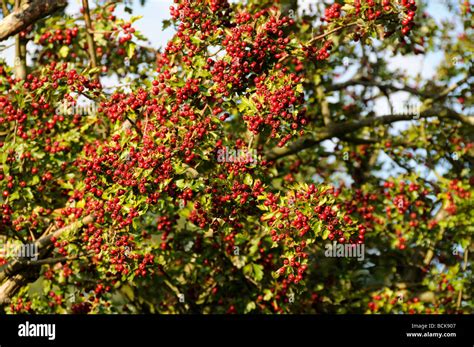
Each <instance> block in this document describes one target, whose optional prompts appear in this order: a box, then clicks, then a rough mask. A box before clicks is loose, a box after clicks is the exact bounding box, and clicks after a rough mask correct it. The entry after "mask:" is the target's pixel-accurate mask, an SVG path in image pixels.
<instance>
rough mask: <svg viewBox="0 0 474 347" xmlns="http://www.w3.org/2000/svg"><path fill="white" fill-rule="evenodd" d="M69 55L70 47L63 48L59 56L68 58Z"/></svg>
mask: <svg viewBox="0 0 474 347" xmlns="http://www.w3.org/2000/svg"><path fill="white" fill-rule="evenodd" d="M68 55H69V46H62V47H61V48H60V50H59V56H60V57H61V58H66V57H67V56H68Z"/></svg>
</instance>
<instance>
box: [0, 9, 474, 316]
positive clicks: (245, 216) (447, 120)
mask: <svg viewBox="0 0 474 347" xmlns="http://www.w3.org/2000/svg"><path fill="white" fill-rule="evenodd" d="M5 3H6V8H7V9H10V10H13V1H10V2H8V1H6V2H5ZM119 6H126V4H122V3H121V2H119V1H114V2H111V3H104V2H99V3H97V4H96V5H95V6H92V7H91V9H90V17H91V22H92V28H90V30H88V29H87V25H86V24H85V22H84V20H85V16H84V14H87V11H82V13H79V14H77V15H75V16H68V15H66V14H65V13H64V12H57V13H55V14H53V15H52V16H50V17H48V18H46V19H43V20H39V21H37V22H36V23H34V24H33V25H31V26H30V27H29V28H28V29H27V30H25V31H22V32H21V33H20V34H19V36H20V40H19V41H18V42H20V45H21V42H23V45H24V46H25V42H26V41H30V45H29V46H28V50H27V53H28V55H29V57H30V58H31V61H29V65H30V66H28V73H27V74H26V76H24V77H25V78H24V79H22V78H21V77H19V76H18V74H15V66H8V65H7V64H6V63H5V62H2V63H1V66H0V90H1V92H2V96H0V148H1V151H0V192H1V197H0V206H1V209H0V217H1V221H0V236H1V237H2V239H1V240H2V242H3V243H7V242H16V243H22V244H28V243H31V242H36V244H37V245H39V249H40V257H39V259H38V260H33V261H30V262H29V263H25V262H22V263H21V262H20V263H21V264H20V265H18V267H17V268H18V269H20V268H21V271H20V270H18V271H16V272H12V271H10V272H9V271H7V269H8V267H9V265H12V264H13V263H14V262H15V261H17V259H15V258H14V256H13V255H11V254H10V255H9V254H4V255H3V257H2V258H0V265H3V268H0V271H1V270H2V269H3V273H1V272H0V274H1V275H0V279H1V280H2V281H3V283H0V295H1V292H2V290H3V291H4V297H3V302H2V303H3V309H4V311H5V312H7V313H25V312H29V313H112V312H119V313H130V312H132V313H137V312H150V313H400V312H404V313H415V312H416V313H456V312H459V313H460V312H464V313H469V312H472V308H473V301H472V300H473V299H472V296H471V294H472V290H473V285H472V260H470V259H469V248H471V251H472V235H473V231H474V227H473V223H472V221H473V218H474V212H473V205H474V201H473V197H472V185H473V183H474V179H473V175H472V171H471V168H472V163H473V154H474V152H473V131H472V130H473V125H474V123H473V120H472V118H470V117H469V112H472V106H473V97H472V90H473V88H472V82H473V78H472V72H473V68H472V61H473V56H474V54H473V53H474V46H473V42H474V40H473V21H472V20H473V17H472V6H471V5H470V4H469V1H462V2H460V3H459V5H458V6H454V7H453V8H451V11H452V17H453V18H455V20H454V21H452V22H451V23H449V22H445V23H442V24H440V23H438V22H437V21H435V20H434V19H433V18H432V17H430V15H429V14H428V13H427V12H426V11H425V10H426V7H425V6H426V4H425V3H422V2H421V1H416V2H415V1H414V0H345V1H335V2H331V3H327V4H324V3H323V2H322V1H321V2H317V3H316V4H313V5H312V7H311V9H310V10H307V11H305V12H302V11H301V9H298V8H297V5H296V1H281V3H279V2H277V1H270V0H255V1H254V0H247V1H243V2H239V3H235V2H229V1H226V0H209V1H204V0H202V1H201V0H193V1H189V0H179V1H178V0H175V4H174V5H173V6H172V7H170V15H171V17H170V18H171V19H170V20H169V21H166V22H165V23H164V25H165V26H173V27H174V28H175V35H174V37H173V38H172V40H170V41H169V42H168V44H167V45H166V47H164V48H163V49H162V50H157V49H155V48H151V47H147V46H146V44H147V43H146V38H145V37H144V36H143V34H142V33H140V32H139V31H138V30H136V29H135V28H134V25H135V23H136V21H138V20H140V18H138V17H132V18H131V20H123V19H121V18H118V17H117V16H116V15H115V14H114V13H115V12H116V8H117V7H119ZM144 6H147V5H146V4H145V5H144ZM4 11H5V8H4ZM150 15H151V16H152V15H153V14H152V13H150ZM4 16H5V12H4ZM86 22H87V20H86ZM158 29H161V28H157V33H155V35H159V30H158ZM88 36H90V37H92V38H93V41H94V42H93V46H92V47H93V48H94V49H91V41H90V40H89V38H90V37H88ZM432 52H438V54H442V55H444V57H443V61H442V62H441V64H440V65H439V66H438V67H437V68H436V72H435V77H434V78H431V79H426V78H423V76H421V75H419V76H417V77H416V78H413V77H410V76H408V75H406V74H405V73H404V71H402V70H396V71H395V70H393V69H391V68H390V62H389V61H390V59H391V57H393V56H395V55H397V54H398V55H402V56H410V55H414V56H428V55H429V54H431V53H432ZM439 52H442V53H439ZM93 61H96V63H95V64H94V63H93ZM17 63H19V62H18V61H17ZM340 76H346V77H347V78H345V79H343V80H341V79H340V78H339V77H340ZM110 81H119V83H116V84H112V86H111V82H110ZM400 91H404V92H406V93H408V94H410V97H411V99H410V102H412V101H413V100H416V101H417V102H418V106H417V108H416V109H414V108H409V107H406V106H407V105H408V102H407V103H403V104H402V105H401V104H400V102H399V101H395V102H394V101H393V100H394V99H393V98H390V96H391V95H393V94H394V93H396V92H400ZM381 100H385V101H387V102H388V103H389V105H390V114H387V115H382V116H380V115H377V114H378V113H377V107H379V105H380V101H381ZM397 102H398V103H397ZM86 105H87V106H86ZM407 109H409V110H408V111H406V112H405V111H400V110H407ZM396 122H402V123H397V125H396V126H395V125H394V123H396ZM392 124H393V125H392ZM400 124H402V125H400ZM332 242H336V243H340V244H352V245H354V248H355V245H357V244H360V245H362V244H363V245H364V246H365V256H364V257H363V260H362V261H359V260H358V259H355V258H350V257H342V258H332V257H327V256H326V255H325V246H326V245H327V244H328V243H332ZM471 258H472V256H471ZM14 276H23V277H21V281H22V282H21V286H19V287H18V288H15V290H13V289H12V285H11V281H12V280H13V279H14V278H15V277H14ZM9 281H10V282H9Z"/></svg>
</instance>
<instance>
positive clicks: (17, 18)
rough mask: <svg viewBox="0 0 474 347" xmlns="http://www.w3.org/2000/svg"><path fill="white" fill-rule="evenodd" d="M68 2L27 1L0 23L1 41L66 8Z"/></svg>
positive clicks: (52, 0) (55, 0) (59, 0)
mask: <svg viewBox="0 0 474 347" xmlns="http://www.w3.org/2000/svg"><path fill="white" fill-rule="evenodd" d="M66 5H67V0H34V1H31V0H30V1H26V2H25V3H24V4H22V5H21V6H20V7H19V8H18V9H15V11H13V12H12V13H10V14H9V15H8V16H6V17H5V18H3V20H2V21H1V22H0V41H3V40H5V39H7V38H9V37H10V36H12V35H15V34H18V33H19V32H20V31H22V30H24V29H26V28H27V27H28V26H29V25H31V24H33V23H34V22H36V21H37V20H38V19H41V18H44V17H46V16H48V15H50V14H51V13H53V12H55V11H57V10H59V9H61V8H64V7H65V6H66Z"/></svg>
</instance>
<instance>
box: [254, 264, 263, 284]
mask: <svg viewBox="0 0 474 347" xmlns="http://www.w3.org/2000/svg"><path fill="white" fill-rule="evenodd" d="M253 272H254V278H255V280H256V281H257V282H260V281H261V280H262V278H263V266H262V265H259V264H253Z"/></svg>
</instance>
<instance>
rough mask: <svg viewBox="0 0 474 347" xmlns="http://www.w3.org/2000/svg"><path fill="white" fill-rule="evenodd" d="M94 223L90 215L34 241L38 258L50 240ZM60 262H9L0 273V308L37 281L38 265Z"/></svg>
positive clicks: (51, 260)
mask: <svg viewBox="0 0 474 347" xmlns="http://www.w3.org/2000/svg"><path fill="white" fill-rule="evenodd" d="M93 221H94V217H93V216H92V215H89V216H86V217H84V218H83V219H82V220H81V221H76V222H74V223H71V224H69V225H67V226H65V227H62V228H60V229H58V230H56V231H54V232H52V233H51V234H48V235H44V236H42V237H40V238H39V239H38V240H36V242H35V245H36V246H37V247H38V253H39V254H40V258H42V257H44V256H45V254H46V253H47V252H46V250H47V249H48V247H49V246H50V245H51V244H52V243H53V242H52V240H51V239H52V238H53V237H54V238H59V237H60V236H61V235H63V234H66V233H68V232H71V231H74V230H76V229H79V228H80V227H81V226H82V225H87V224H90V223H92V222H93ZM57 261H62V259H61V258H57V259H40V260H38V261H35V262H25V261H23V260H21V259H15V260H13V261H12V262H10V263H9V264H8V265H6V267H5V268H4V270H3V271H2V272H0V283H1V282H3V281H4V280H5V279H6V281H5V282H4V283H2V285H1V286H0V306H1V305H4V304H6V303H8V302H9V300H10V298H11V297H12V296H13V295H15V293H16V292H17V291H18V290H19V289H20V288H21V287H22V286H24V285H26V284H27V283H29V282H32V281H35V280H36V279H37V272H38V265H42V264H48V263H51V262H57Z"/></svg>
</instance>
